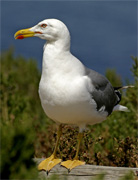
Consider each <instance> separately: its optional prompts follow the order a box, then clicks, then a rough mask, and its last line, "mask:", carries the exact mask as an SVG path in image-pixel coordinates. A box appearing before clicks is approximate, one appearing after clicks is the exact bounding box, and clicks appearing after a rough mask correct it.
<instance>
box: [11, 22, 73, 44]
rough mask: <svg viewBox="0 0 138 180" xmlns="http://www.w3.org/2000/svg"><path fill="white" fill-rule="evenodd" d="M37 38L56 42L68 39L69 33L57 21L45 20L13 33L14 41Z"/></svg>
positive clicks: (62, 24) (63, 25)
mask: <svg viewBox="0 0 138 180" xmlns="http://www.w3.org/2000/svg"><path fill="white" fill-rule="evenodd" d="M33 36H35V37H39V38H41V39H45V40H47V41H56V40H58V39H66V38H69V36H70V35H69V31H68V29H67V27H66V25H65V24H64V23H63V22H61V21H60V20H57V19H46V20H43V21H41V22H39V23H38V24H37V25H35V26H33V27H31V28H27V29H22V30H19V31H17V32H16V33H15V35H14V37H15V39H24V38H28V37H33Z"/></svg>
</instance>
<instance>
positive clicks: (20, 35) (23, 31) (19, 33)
mask: <svg viewBox="0 0 138 180" xmlns="http://www.w3.org/2000/svg"><path fill="white" fill-rule="evenodd" d="M30 29H31V28H28V29H21V30H19V31H17V32H16V33H15V34H14V38H15V39H24V38H28V37H33V36H34V35H35V32H33V31H30Z"/></svg>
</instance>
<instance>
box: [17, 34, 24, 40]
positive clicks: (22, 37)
mask: <svg viewBox="0 0 138 180" xmlns="http://www.w3.org/2000/svg"><path fill="white" fill-rule="evenodd" d="M16 39H24V36H23V35H19V36H17V37H16Z"/></svg>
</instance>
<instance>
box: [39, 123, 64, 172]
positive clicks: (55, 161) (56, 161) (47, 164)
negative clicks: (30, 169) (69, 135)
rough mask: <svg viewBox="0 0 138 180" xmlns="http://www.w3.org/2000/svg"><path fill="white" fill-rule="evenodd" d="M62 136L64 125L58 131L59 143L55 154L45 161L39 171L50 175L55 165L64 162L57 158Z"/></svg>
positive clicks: (40, 165)
mask: <svg viewBox="0 0 138 180" xmlns="http://www.w3.org/2000/svg"><path fill="white" fill-rule="evenodd" d="M61 134H62V125H60V126H59V128H58V131H57V141H56V145H55V149H54V152H53V154H52V155H51V156H50V157H49V158H47V159H45V160H43V161H42V162H41V163H40V164H39V165H38V170H45V171H47V173H48V172H49V171H50V170H51V169H52V168H53V167H54V166H55V165H57V164H59V163H60V162H61V161H62V160H61V159H57V158H56V152H57V148H58V143H59V139H60V136H61Z"/></svg>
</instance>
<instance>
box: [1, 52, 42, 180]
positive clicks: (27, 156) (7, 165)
mask: <svg viewBox="0 0 138 180" xmlns="http://www.w3.org/2000/svg"><path fill="white" fill-rule="evenodd" d="M39 79H40V73H39V71H38V69H37V65H36V63H35V61H33V60H28V61H26V60H25V59H24V58H23V57H14V56H13V51H12V50H9V51H8V52H5V53H3V54H2V55H1V85H0V98H1V107H0V116H1V122H0V126H1V130H2V131H1V138H2V143H1V145H2V149H1V160H2V161H1V170H2V178H5V179H9V178H11V179H26V178H30V179H31V178H32V179H33V178H35V177H36V172H37V169H36V165H35V164H34V163H33V162H32V158H33V157H34V141H35V138H36V134H35V131H34V128H35V126H36V125H37V122H38V121H40V120H41V121H42V120H44V118H45V115H44V117H43V115H42V114H43V113H42V109H41V105H40V102H39V98H38V93H37V89H38V83H39ZM34 112H35V113H34Z"/></svg>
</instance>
